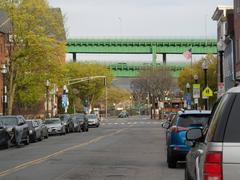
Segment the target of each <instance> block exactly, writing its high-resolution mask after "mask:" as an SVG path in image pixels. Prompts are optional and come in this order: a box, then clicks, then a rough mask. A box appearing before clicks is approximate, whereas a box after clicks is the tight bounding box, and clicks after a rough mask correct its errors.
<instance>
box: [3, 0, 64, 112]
mask: <svg viewBox="0 0 240 180" xmlns="http://www.w3.org/2000/svg"><path fill="white" fill-rule="evenodd" d="M0 9H1V10H4V11H6V12H7V14H8V15H9V18H10V20H11V23H12V28H11V29H12V31H11V35H10V37H11V38H10V39H11V41H10V45H9V46H10V49H9V60H8V61H7V65H8V68H9V73H8V93H9V94H8V96H9V101H8V113H9V114H12V111H13V107H14V106H13V105H14V104H15V105H17V104H21V105H31V104H33V103H37V102H39V101H41V100H42V99H43V98H44V93H45V82H46V80H47V79H49V80H50V81H51V82H52V83H60V82H62V80H64V76H63V75H64V66H63V64H64V55H65V42H64V41H65V40H64V38H60V37H62V36H63V34H64V26H63V23H62V17H60V16H59V12H57V11H56V10H53V9H51V8H50V7H49V5H48V3H47V1H46V0H19V1H18V3H17V4H16V3H12V2H11V1H9V0H1V2H0Z"/></svg>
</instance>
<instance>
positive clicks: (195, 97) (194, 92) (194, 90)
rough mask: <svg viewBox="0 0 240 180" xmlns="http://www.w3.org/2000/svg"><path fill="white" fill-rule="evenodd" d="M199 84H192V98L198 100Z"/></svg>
mask: <svg viewBox="0 0 240 180" xmlns="http://www.w3.org/2000/svg"><path fill="white" fill-rule="evenodd" d="M200 94H201V93H200V84H193V98H194V99H198V98H200Z"/></svg>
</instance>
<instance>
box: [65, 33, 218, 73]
mask: <svg viewBox="0 0 240 180" xmlns="http://www.w3.org/2000/svg"><path fill="white" fill-rule="evenodd" d="M190 48H191V49H192V54H216V53H217V40H216V39H154V38H150V39H144V38H139V39H137V38H131V39H130V38H129V39H128V38H123V39H120V38H115V39H114V38H102V39H94V38H93V39H68V41H67V50H66V52H67V53H70V54H72V55H73V61H76V60H77V54H81V53H86V54H152V60H151V63H150V65H152V66H159V64H157V54H162V59H163V64H164V65H166V64H167V55H168V54H183V52H185V51H187V50H188V49H190ZM144 66H146V65H145V64H143V65H136V64H135V65H131V64H124V63H119V64H112V65H109V68H110V69H111V70H112V72H113V74H114V75H115V76H117V77H134V76H137V73H138V71H139V70H140V69H142V68H143V67H144ZM167 66H169V68H170V69H171V71H172V72H173V74H174V76H177V75H178V73H179V71H180V70H181V68H183V66H182V65H167Z"/></svg>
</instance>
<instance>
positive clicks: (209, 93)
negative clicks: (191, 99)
mask: <svg viewBox="0 0 240 180" xmlns="http://www.w3.org/2000/svg"><path fill="white" fill-rule="evenodd" d="M202 96H203V97H211V96H213V91H212V90H211V89H210V88H209V87H208V86H207V87H206V88H205V89H204V90H203V92H202Z"/></svg>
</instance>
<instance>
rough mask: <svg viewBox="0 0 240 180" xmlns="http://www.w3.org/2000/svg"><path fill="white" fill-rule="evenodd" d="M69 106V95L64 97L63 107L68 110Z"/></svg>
mask: <svg viewBox="0 0 240 180" xmlns="http://www.w3.org/2000/svg"><path fill="white" fill-rule="evenodd" d="M67 106H68V96H67V94H63V95H62V107H63V108H66V107H67Z"/></svg>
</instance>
